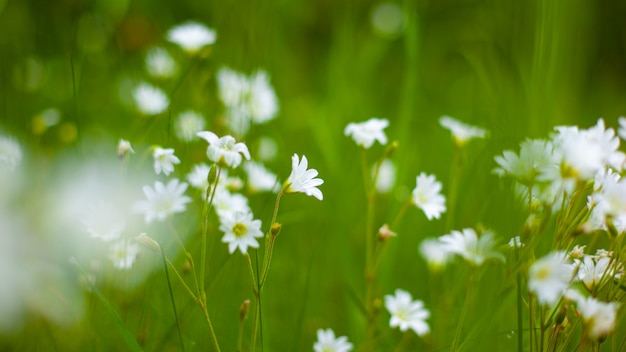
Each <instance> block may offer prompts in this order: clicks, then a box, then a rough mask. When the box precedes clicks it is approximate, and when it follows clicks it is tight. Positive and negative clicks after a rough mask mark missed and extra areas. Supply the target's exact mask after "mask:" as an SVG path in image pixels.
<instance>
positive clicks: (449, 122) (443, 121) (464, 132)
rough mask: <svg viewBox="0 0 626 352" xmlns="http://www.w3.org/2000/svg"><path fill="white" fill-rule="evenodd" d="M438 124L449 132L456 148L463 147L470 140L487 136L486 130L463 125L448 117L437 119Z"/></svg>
mask: <svg viewBox="0 0 626 352" xmlns="http://www.w3.org/2000/svg"><path fill="white" fill-rule="evenodd" d="M439 124H440V125H441V126H442V127H444V128H446V129H448V130H450V132H451V133H452V138H453V139H454V142H455V143H456V144H457V145H458V146H463V145H465V144H466V143H467V142H469V141H470V140H471V139H474V138H485V137H486V136H487V130H484V129H482V128H480V127H476V126H471V125H468V124H465V123H463V122H461V121H459V120H457V119H455V118H453V117H450V116H446V115H444V116H441V117H440V118H439Z"/></svg>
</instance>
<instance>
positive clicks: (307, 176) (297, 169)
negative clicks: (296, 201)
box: [283, 154, 324, 200]
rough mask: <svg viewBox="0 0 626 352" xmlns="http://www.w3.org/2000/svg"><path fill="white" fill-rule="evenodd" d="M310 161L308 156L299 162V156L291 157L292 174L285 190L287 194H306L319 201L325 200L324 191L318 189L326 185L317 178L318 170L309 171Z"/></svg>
mask: <svg viewBox="0 0 626 352" xmlns="http://www.w3.org/2000/svg"><path fill="white" fill-rule="evenodd" d="M308 167H309V161H308V160H307V158H306V156H304V155H303V156H302V160H299V157H298V154H294V155H293V156H292V157H291V174H290V175H289V178H288V179H287V181H285V185H284V186H283V189H284V190H285V193H304V194H306V195H307V196H313V197H315V198H317V199H319V200H322V199H323V198H324V196H323V194H322V191H320V190H319V188H317V187H318V186H319V185H321V184H323V183H324V180H322V179H321V178H316V177H317V174H318V172H317V170H315V169H308V170H307V168H308Z"/></svg>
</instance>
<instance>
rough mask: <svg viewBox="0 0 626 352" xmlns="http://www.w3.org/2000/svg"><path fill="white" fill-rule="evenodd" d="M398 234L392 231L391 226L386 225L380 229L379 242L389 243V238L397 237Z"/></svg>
mask: <svg viewBox="0 0 626 352" xmlns="http://www.w3.org/2000/svg"><path fill="white" fill-rule="evenodd" d="M396 235H397V234H396V233H395V232H393V231H391V229H390V228H389V225H387V224H384V225H383V226H382V227H381V228H380V229H378V240H379V241H383V242H384V241H387V240H388V239H389V237H396Z"/></svg>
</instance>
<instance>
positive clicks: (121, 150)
mask: <svg viewBox="0 0 626 352" xmlns="http://www.w3.org/2000/svg"><path fill="white" fill-rule="evenodd" d="M129 153H133V154H134V153H135V150H134V149H133V147H132V146H131V145H130V142H129V141H127V140H125V139H120V141H119V142H118V143H117V157H118V158H120V159H122V158H124V157H125V156H126V155H128V154H129Z"/></svg>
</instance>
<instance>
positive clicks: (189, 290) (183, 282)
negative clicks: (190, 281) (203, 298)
mask: <svg viewBox="0 0 626 352" xmlns="http://www.w3.org/2000/svg"><path fill="white" fill-rule="evenodd" d="M165 261H166V262H167V265H168V266H169V267H170V269H172V271H173V272H174V273H175V274H176V276H177V277H178V279H179V280H180V282H181V283H182V284H183V287H184V288H185V289H186V290H187V292H188V293H189V294H190V295H191V297H193V299H194V300H195V301H196V302H198V296H197V295H196V294H195V293H193V291H192V290H191V288H190V287H189V286H188V285H187V283H186V282H185V280H184V279H183V277H182V276H181V275H180V273H179V272H178V270H176V267H175V266H174V264H173V263H172V262H171V261H170V260H169V259H167V258H165Z"/></svg>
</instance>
